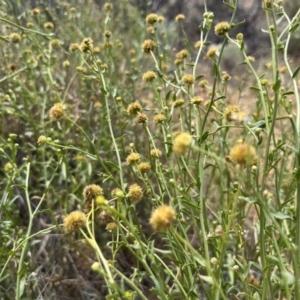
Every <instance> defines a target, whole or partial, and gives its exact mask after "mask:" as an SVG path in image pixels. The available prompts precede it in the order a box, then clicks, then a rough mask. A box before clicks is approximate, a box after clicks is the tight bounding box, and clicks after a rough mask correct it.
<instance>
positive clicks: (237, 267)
mask: <svg viewBox="0 0 300 300" xmlns="http://www.w3.org/2000/svg"><path fill="white" fill-rule="evenodd" d="M232 268H233V270H234V271H236V272H237V271H238V270H239V269H240V267H239V266H238V265H234V266H233V267H232Z"/></svg>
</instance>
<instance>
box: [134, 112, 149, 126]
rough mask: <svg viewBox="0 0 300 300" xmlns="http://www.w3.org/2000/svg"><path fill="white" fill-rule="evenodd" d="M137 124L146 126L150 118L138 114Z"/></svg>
mask: <svg viewBox="0 0 300 300" xmlns="http://www.w3.org/2000/svg"><path fill="white" fill-rule="evenodd" d="M135 122H136V123H137V124H138V123H139V124H145V123H147V122H148V117H147V115H146V114H138V115H137V116H136V118H135Z"/></svg>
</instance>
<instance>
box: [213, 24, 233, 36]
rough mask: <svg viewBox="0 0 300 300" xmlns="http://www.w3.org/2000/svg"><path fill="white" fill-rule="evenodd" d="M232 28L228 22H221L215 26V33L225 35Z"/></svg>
mask: <svg viewBox="0 0 300 300" xmlns="http://www.w3.org/2000/svg"><path fill="white" fill-rule="evenodd" d="M229 30H230V24H229V23H228V22H220V23H218V24H217V25H216V26H215V34H216V35H217V36H220V37H222V36H224V35H225V34H226V33H228V32H229Z"/></svg>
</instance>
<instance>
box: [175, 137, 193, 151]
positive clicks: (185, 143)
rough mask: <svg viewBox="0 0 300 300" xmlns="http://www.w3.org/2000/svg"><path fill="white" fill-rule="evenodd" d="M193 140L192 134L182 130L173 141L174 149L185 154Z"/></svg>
mask: <svg viewBox="0 0 300 300" xmlns="http://www.w3.org/2000/svg"><path fill="white" fill-rule="evenodd" d="M192 141H193V138H192V136H191V135H190V134H189V133H187V132H181V133H179V134H178V135H176V137H175V139H174V142H173V151H174V152H175V153H176V154H177V155H184V154H185V153H186V152H187V151H188V149H189V147H190V146H191V144H192Z"/></svg>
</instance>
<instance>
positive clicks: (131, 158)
mask: <svg viewBox="0 0 300 300" xmlns="http://www.w3.org/2000/svg"><path fill="white" fill-rule="evenodd" d="M140 158H141V155H140V154H138V153H136V152H132V153H130V154H129V155H128V156H127V158H126V163H127V165H132V164H135V163H137V162H139V160H140Z"/></svg>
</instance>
